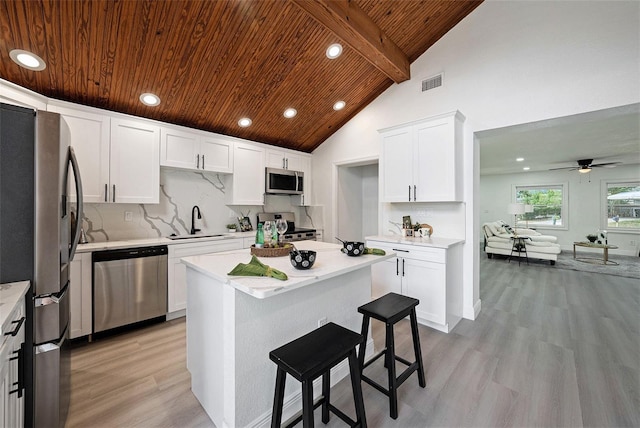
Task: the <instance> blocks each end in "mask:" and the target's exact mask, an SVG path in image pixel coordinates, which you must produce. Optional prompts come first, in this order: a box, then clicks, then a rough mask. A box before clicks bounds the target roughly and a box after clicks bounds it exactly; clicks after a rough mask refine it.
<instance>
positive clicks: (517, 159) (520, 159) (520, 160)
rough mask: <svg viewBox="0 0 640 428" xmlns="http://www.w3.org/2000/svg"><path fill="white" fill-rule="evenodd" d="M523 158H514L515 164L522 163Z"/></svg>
mask: <svg viewBox="0 0 640 428" xmlns="http://www.w3.org/2000/svg"><path fill="white" fill-rule="evenodd" d="M523 160H524V158H516V162H522V161H523Z"/></svg>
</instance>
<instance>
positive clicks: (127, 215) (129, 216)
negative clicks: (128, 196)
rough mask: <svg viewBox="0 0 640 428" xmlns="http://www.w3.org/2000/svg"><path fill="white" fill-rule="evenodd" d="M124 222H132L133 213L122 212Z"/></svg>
mask: <svg viewBox="0 0 640 428" xmlns="http://www.w3.org/2000/svg"><path fill="white" fill-rule="evenodd" d="M124 221H133V213H132V212H131V211H125V212H124Z"/></svg>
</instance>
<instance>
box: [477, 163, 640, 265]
mask: <svg viewBox="0 0 640 428" xmlns="http://www.w3.org/2000/svg"><path fill="white" fill-rule="evenodd" d="M618 179H621V180H634V181H638V180H640V167H639V166H638V165H628V166H619V167H617V168H593V170H592V171H591V172H590V173H589V174H580V173H578V172H577V171H548V172H533V173H519V174H505V175H483V176H481V177H480V195H479V203H478V205H479V209H480V224H482V223H485V222H488V221H495V220H504V221H505V222H507V223H508V224H513V215H510V214H507V204H509V203H510V202H513V200H512V195H513V186H514V185H538V184H562V183H566V184H567V191H568V193H567V195H568V198H569V199H568V212H567V213H566V215H565V216H563V220H566V226H567V229H566V230H545V229H544V228H538V229H539V232H541V233H544V234H549V235H554V236H557V237H558V243H559V244H560V246H561V247H562V249H563V250H572V249H573V242H574V241H585V240H586V235H587V234H589V233H596V232H597V231H598V229H606V230H607V231H609V234H608V242H609V243H610V244H613V245H617V246H618V247H619V249H618V250H611V256H615V254H625V255H637V254H638V246H639V245H640V244H639V243H638V241H639V240H640V236H639V235H638V234H631V233H620V232H617V231H616V230H615V228H608V227H606V223H604V222H606V219H602V218H601V217H602V216H601V213H602V208H603V203H602V202H603V200H602V186H603V182H605V181H606V180H618ZM589 180H591V181H589ZM479 236H482V231H480V232H479ZM632 242H633V244H632Z"/></svg>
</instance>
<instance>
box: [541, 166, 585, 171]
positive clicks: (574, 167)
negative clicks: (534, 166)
mask: <svg viewBox="0 0 640 428" xmlns="http://www.w3.org/2000/svg"><path fill="white" fill-rule="evenodd" d="M560 169H566V170H567V171H572V170H575V169H580V167H579V166H563V167H562V168H549V169H548V171H557V170H560Z"/></svg>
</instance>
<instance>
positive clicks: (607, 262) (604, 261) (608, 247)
mask: <svg viewBox="0 0 640 428" xmlns="http://www.w3.org/2000/svg"><path fill="white" fill-rule="evenodd" d="M576 247H585V248H602V250H603V251H604V254H603V257H602V259H594V258H592V257H581V258H577V257H576ZM616 249H618V247H617V246H616V245H608V244H596V243H595V242H586V241H582V242H574V243H573V258H574V259H576V260H580V261H582V262H586V263H594V262H601V264H603V265H617V264H618V263H617V262H613V261H611V260H609V250H616Z"/></svg>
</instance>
